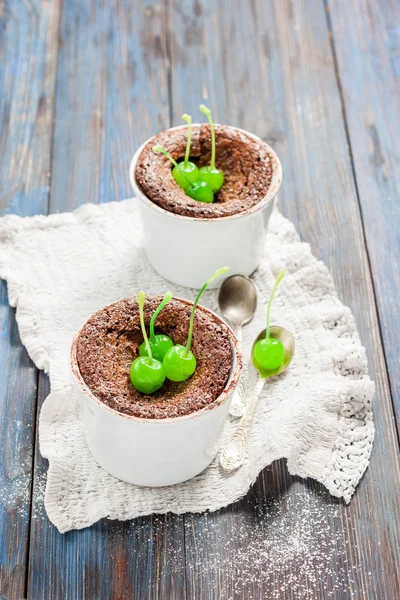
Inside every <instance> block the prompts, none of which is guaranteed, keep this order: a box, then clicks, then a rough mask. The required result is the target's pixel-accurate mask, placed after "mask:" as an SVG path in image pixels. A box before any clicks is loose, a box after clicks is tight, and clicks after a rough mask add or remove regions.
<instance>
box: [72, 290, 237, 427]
mask: <svg viewBox="0 0 400 600" xmlns="http://www.w3.org/2000/svg"><path fill="white" fill-rule="evenodd" d="M161 300H162V297H161V296H148V297H147V298H146V302H145V307H144V313H145V323H146V326H147V328H148V325H149V323H150V318H151V316H152V315H153V313H154V311H155V309H156V308H157V306H158V305H159V303H160V302H161ZM190 312H191V305H190V304H186V303H185V302H183V301H181V300H177V299H172V300H171V302H170V303H169V304H168V305H167V306H166V307H165V308H164V309H163V310H162V311H161V313H160V315H159V316H158V318H157V321H156V326H155V330H156V333H164V334H166V335H169V336H170V337H171V339H172V340H173V342H174V343H176V344H185V343H186V340H187V334H188V329H189V319H190ZM142 341H143V337H142V333H141V329H140V321H139V312H138V305H137V302H136V299H135V298H127V299H124V300H120V301H119V302H115V303H114V304H111V305H110V306H107V307H106V308H104V309H102V310H100V311H98V312H97V313H95V314H94V315H93V316H92V317H91V318H90V319H89V320H88V321H87V322H86V324H85V325H84V327H83V328H82V330H81V333H80V335H79V337H78V341H77V361H78V367H79V370H80V372H81V375H82V377H83V379H84V381H85V383H86V385H87V386H88V387H89V389H90V390H91V391H92V393H93V394H94V395H95V396H96V397H97V398H98V399H99V400H100V401H101V402H103V403H104V404H106V405H108V406H110V407H111V408H113V409H115V410H117V411H119V412H121V413H124V414H127V415H132V416H136V417H142V418H149V419H162V418H167V417H178V416H182V415H187V414H190V413H193V412H196V411H198V410H200V409H202V408H204V407H206V406H208V405H209V404H211V403H212V402H213V401H214V400H216V399H217V398H218V396H220V394H221V392H222V391H223V389H224V387H225V385H226V383H227V381H228V377H229V374H230V371H231V365H232V350H231V344H230V338H229V334H228V329H227V327H226V326H225V325H223V324H221V323H220V322H219V321H218V320H217V319H216V318H215V317H213V315H211V314H210V313H209V312H207V311H206V310H204V309H203V308H202V307H201V306H198V308H197V311H196V316H195V321H194V328H193V342H192V351H193V353H194V355H195V357H196V360H197V368H196V372H195V373H194V375H193V376H192V377H191V378H190V379H188V380H187V381H184V382H182V383H174V382H172V381H169V380H166V382H165V384H164V385H163V387H162V388H161V389H160V390H158V391H157V392H155V393H154V394H152V395H151V396H149V395H144V394H141V393H140V392H138V391H137V390H135V388H134V387H133V386H132V384H131V381H130V377H129V371H130V366H131V364H132V361H133V360H134V359H135V358H137V357H138V355H139V346H140V344H141V343H142Z"/></svg>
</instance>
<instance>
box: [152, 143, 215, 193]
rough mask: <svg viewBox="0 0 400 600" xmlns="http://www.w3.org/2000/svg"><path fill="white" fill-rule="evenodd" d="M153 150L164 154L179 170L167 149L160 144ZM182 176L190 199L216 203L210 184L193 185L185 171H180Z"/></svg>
mask: <svg viewBox="0 0 400 600" xmlns="http://www.w3.org/2000/svg"><path fill="white" fill-rule="evenodd" d="M152 150H153V152H155V153H156V154H164V156H166V157H167V158H168V160H170V161H171V163H172V164H173V165H174V167H175V168H176V169H179V165H178V163H177V162H176V160H175V159H173V158H172V156H171V155H170V153H169V152H167V150H165V148H163V147H162V146H160V144H157V145H156V146H153V148H152ZM180 174H181V175H182V177H183V178H184V179H186V182H187V186H186V188H183V189H184V190H185V193H186V194H187V195H188V196H189V197H190V198H193V200H197V201H198V202H208V203H210V202H213V201H214V192H213V191H212V188H211V186H210V185H208V183H206V182H205V181H194V182H193V183H192V182H191V181H190V179H188V178H187V176H186V173H184V171H180ZM177 183H178V185H179V182H177Z"/></svg>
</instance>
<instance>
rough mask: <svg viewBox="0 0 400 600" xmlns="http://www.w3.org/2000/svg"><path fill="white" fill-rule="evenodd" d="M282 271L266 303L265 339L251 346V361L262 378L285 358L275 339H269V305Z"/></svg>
mask: <svg viewBox="0 0 400 600" xmlns="http://www.w3.org/2000/svg"><path fill="white" fill-rule="evenodd" d="M284 274H285V273H284V271H282V270H281V271H279V273H278V276H277V278H276V280H275V283H274V287H273V288H272V291H271V295H270V297H269V301H268V307H267V329H266V332H265V338H263V339H261V340H258V342H257V343H256V344H254V346H253V350H252V357H251V358H252V361H253V364H254V366H255V368H256V369H257V371H258V372H259V373H260V375H261V376H263V377H268V376H269V375H271V372H273V371H275V370H277V369H279V367H280V366H281V365H282V362H283V360H284V358H285V348H284V346H283V344H282V342H280V341H279V340H277V339H274V338H272V337H270V312H271V304H272V300H273V297H274V294H275V292H276V288H277V287H278V285H279V283H280V282H281V280H282V278H283V276H284Z"/></svg>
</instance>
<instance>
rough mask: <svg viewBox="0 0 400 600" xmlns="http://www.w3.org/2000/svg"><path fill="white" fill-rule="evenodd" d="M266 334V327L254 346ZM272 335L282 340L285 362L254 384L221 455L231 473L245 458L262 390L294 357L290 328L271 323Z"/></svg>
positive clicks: (225, 468) (223, 463)
mask: <svg viewBox="0 0 400 600" xmlns="http://www.w3.org/2000/svg"><path fill="white" fill-rule="evenodd" d="M265 334H266V330H265V329H264V330H263V331H261V332H260V334H259V335H258V337H257V338H256V339H255V340H254V343H253V348H254V345H255V344H256V343H257V342H258V340H261V339H262V338H264V337H265ZM270 336H271V337H272V338H275V339H277V340H279V341H281V342H282V344H283V346H284V348H285V358H284V359H283V362H282V364H281V366H280V367H279V369H277V370H275V371H271V375H268V376H266V377H263V376H261V375H259V376H258V379H257V383H256V385H255V386H254V390H253V393H252V395H251V399H250V402H249V403H248V405H247V408H246V410H245V412H244V414H243V417H242V419H241V421H240V423H239V425H238V427H237V429H236V431H235V433H234V434H233V436H232V438H231V440H230V442H229V443H228V444H227V445H226V446H225V448H224V450H223V451H222V453H221V456H220V464H221V467H222V468H223V469H224V471H227V472H229V473H231V472H232V471H236V469H238V468H239V467H241V466H242V464H243V461H244V459H245V456H246V449H247V438H248V435H249V431H250V425H251V422H252V419H253V415H254V411H255V409H256V406H257V403H258V398H259V396H260V394H261V392H262V389H263V387H264V384H265V382H266V381H267V379H269V378H270V377H274V376H275V375H280V374H281V373H283V372H284V371H286V369H287V368H288V366H289V365H290V363H291V361H292V358H293V354H294V338H293V335H292V334H291V333H290V331H289V330H288V329H286V328H285V327H282V326H281V325H271V328H270Z"/></svg>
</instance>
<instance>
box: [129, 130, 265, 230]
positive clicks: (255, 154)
mask: <svg viewBox="0 0 400 600" xmlns="http://www.w3.org/2000/svg"><path fill="white" fill-rule="evenodd" d="M215 134H216V167H217V168H218V169H221V170H222V171H223V173H224V176H225V182H224V185H223V186H222V188H221V189H220V190H219V192H217V193H216V194H215V197H214V202H213V203H211V204H207V203H204V202H198V201H196V200H193V199H192V198H190V197H188V196H187V195H186V194H185V191H184V190H183V189H181V188H180V187H179V185H178V184H177V182H176V181H175V179H174V178H173V176H172V173H171V163H170V162H169V160H168V159H167V158H166V157H165V156H163V155H162V154H155V153H154V152H153V151H152V148H153V146H154V145H156V144H160V145H161V146H163V147H165V149H166V150H167V151H168V152H169V153H170V154H171V155H172V157H173V158H174V159H175V160H176V161H178V162H179V161H181V160H183V157H184V154H185V148H186V141H187V128H186V127H183V128H179V129H167V130H166V131H163V132H162V133H159V134H158V135H156V136H155V137H153V138H152V139H151V140H150V141H149V142H148V144H146V146H145V147H144V149H143V150H142V152H141V154H140V156H139V158H138V162H137V165H136V173H135V178H136V182H137V184H138V186H139V188H140V189H141V190H142V192H143V193H144V194H145V195H146V196H147V197H148V198H149V199H150V200H151V201H152V202H154V203H155V204H158V206H160V207H162V208H164V209H165V210H168V211H170V212H173V213H175V214H178V215H183V216H187V217H196V218H200V219H205V218H216V217H228V216H231V215H235V214H238V213H242V212H245V211H246V210H249V209H251V208H252V207H254V206H255V205H256V204H258V203H259V202H260V201H261V200H262V199H263V198H264V197H265V195H266V193H267V191H268V188H269V186H270V183H271V179H272V164H271V157H270V155H269V153H268V146H267V144H265V143H264V142H262V141H257V140H255V139H254V138H252V137H250V136H248V135H247V134H245V133H243V132H241V131H239V130H238V129H235V128H233V127H228V126H225V125H216V126H215ZM210 155H211V134H210V126H209V125H196V126H193V128H192V141H191V146H190V160H191V161H192V162H194V163H195V164H197V166H198V167H202V166H204V165H208V164H209V162H210Z"/></svg>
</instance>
